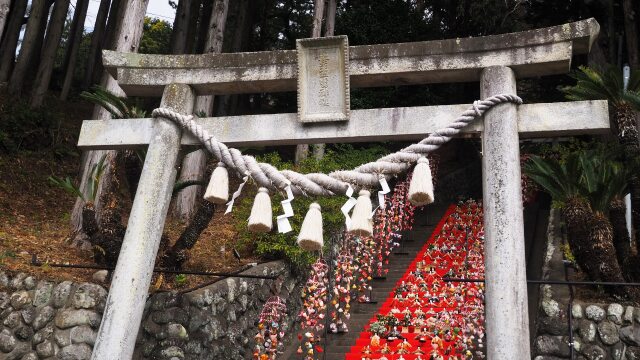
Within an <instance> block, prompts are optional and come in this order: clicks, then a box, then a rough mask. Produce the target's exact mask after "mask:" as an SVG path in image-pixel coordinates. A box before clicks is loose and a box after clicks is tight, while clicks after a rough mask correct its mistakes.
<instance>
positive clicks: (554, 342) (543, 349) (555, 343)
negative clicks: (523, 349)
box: [534, 335, 569, 357]
mask: <svg viewBox="0 0 640 360" xmlns="http://www.w3.org/2000/svg"><path fill="white" fill-rule="evenodd" d="M534 347H535V350H536V353H537V354H540V355H553V356H564V357H566V356H569V345H568V344H567V343H566V342H564V341H563V338H562V336H551V335H542V336H538V337H537V338H536V340H535V343H534Z"/></svg>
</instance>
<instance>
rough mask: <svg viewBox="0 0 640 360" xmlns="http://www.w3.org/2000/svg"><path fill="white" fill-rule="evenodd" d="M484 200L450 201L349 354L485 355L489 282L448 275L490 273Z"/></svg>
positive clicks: (410, 359) (455, 359) (350, 357)
mask: <svg viewBox="0 0 640 360" xmlns="http://www.w3.org/2000/svg"><path fill="white" fill-rule="evenodd" d="M483 245H484V229H483V226H482V204H481V203H479V202H476V201H473V200H469V201H466V202H461V203H459V204H458V205H452V206H451V207H449V209H448V210H447V212H446V213H445V215H444V216H443V218H442V219H441V220H440V222H439V223H438V225H437V226H436V228H435V230H434V232H433V234H432V235H431V237H430V238H429V239H428V240H427V242H426V243H425V245H424V247H423V248H422V250H421V251H420V252H419V253H418V255H417V256H416V258H415V259H414V260H413V262H412V263H411V264H410V265H409V268H408V269H407V271H406V273H405V274H404V276H403V277H402V278H401V279H400V280H399V281H398V282H397V284H396V288H395V289H394V291H393V292H391V293H390V294H389V297H388V298H387V299H386V301H385V302H384V303H383V304H382V306H381V308H380V310H379V312H378V314H376V316H374V317H373V318H372V319H371V320H370V321H369V325H367V326H366V327H365V331H364V332H362V333H361V334H360V337H359V338H358V340H357V341H356V344H355V345H354V346H352V347H351V350H350V352H349V353H348V354H347V356H346V359H347V360H363V359H366V360H369V359H387V360H401V359H405V360H414V359H424V360H428V359H434V360H436V359H443V360H459V359H479V358H482V357H484V355H482V351H481V350H483V349H482V346H483V341H484V305H483V302H484V286H483V284H482V283H460V282H445V281H443V278H447V277H450V278H472V279H473V278H483V277H484V257H483V254H484V249H483Z"/></svg>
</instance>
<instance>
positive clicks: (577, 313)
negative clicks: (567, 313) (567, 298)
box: [571, 304, 583, 319]
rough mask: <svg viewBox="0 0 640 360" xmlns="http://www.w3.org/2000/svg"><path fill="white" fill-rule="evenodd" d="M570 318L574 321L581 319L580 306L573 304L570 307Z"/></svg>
mask: <svg viewBox="0 0 640 360" xmlns="http://www.w3.org/2000/svg"><path fill="white" fill-rule="evenodd" d="M571 316H573V318H574V319H582V316H583V314H582V305H580V304H573V306H572V307H571Z"/></svg>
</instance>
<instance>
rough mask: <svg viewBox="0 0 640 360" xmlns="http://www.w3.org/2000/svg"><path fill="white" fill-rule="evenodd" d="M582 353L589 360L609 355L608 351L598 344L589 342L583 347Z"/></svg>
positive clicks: (602, 358)
mask: <svg viewBox="0 0 640 360" xmlns="http://www.w3.org/2000/svg"><path fill="white" fill-rule="evenodd" d="M582 355H584V357H585V358H586V359H587V360H604V359H606V357H607V352H606V351H604V349H602V348H601V347H600V346H598V345H591V344H587V345H584V346H583V347H582Z"/></svg>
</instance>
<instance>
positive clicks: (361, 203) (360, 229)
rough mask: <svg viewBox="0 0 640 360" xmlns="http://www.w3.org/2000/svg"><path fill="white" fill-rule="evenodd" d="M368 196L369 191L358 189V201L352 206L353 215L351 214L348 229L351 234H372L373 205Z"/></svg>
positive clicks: (369, 194)
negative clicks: (349, 227)
mask: <svg viewBox="0 0 640 360" xmlns="http://www.w3.org/2000/svg"><path fill="white" fill-rule="evenodd" d="M370 196H371V193H370V192H368V191H367V190H360V193H359V194H358V201H356V206H355V207H354V208H353V215H351V229H350V230H349V232H350V233H351V234H354V235H360V236H371V235H372V234H373V219H372V218H371V212H372V209H373V206H372V205H371V198H370Z"/></svg>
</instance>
